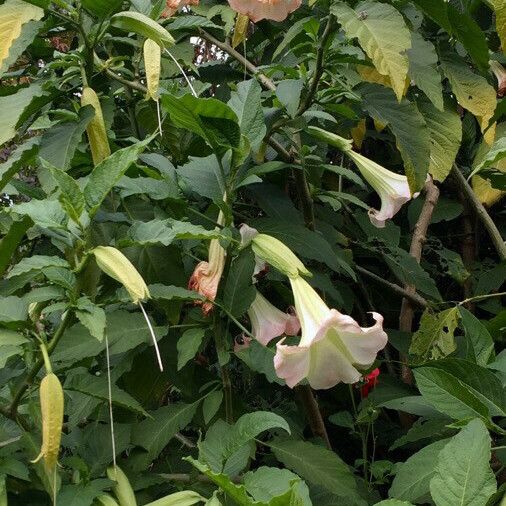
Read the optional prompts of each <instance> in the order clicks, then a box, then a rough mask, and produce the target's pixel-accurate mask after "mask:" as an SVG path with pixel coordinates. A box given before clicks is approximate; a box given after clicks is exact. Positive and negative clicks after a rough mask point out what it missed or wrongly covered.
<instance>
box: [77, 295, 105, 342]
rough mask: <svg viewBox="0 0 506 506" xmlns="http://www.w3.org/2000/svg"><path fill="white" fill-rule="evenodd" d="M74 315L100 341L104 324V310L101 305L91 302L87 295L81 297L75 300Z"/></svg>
mask: <svg viewBox="0 0 506 506" xmlns="http://www.w3.org/2000/svg"><path fill="white" fill-rule="evenodd" d="M76 316H77V318H78V319H79V321H80V322H81V323H82V324H83V325H84V326H85V327H86V328H87V329H88V330H89V332H90V334H91V335H92V336H93V337H95V338H96V339H98V340H99V341H102V339H103V338H104V332H105V326H106V316H105V311H104V310H103V309H102V308H101V307H99V306H97V305H96V304H93V302H91V300H90V299H88V298H87V297H81V298H80V299H79V300H78V301H77V311H76Z"/></svg>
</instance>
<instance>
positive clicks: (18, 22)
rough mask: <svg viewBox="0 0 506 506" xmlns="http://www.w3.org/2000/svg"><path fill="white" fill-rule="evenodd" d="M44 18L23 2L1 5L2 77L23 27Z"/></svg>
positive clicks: (40, 12) (10, 0)
mask: <svg viewBox="0 0 506 506" xmlns="http://www.w3.org/2000/svg"><path fill="white" fill-rule="evenodd" d="M42 16H44V11H43V10H42V9H41V8H40V7H36V6H35V5H30V4H29V3H26V2H23V1H21V0H7V1H6V2H5V3H4V4H3V5H0V33H1V34H2V37H1V39H0V75H1V74H2V72H3V71H5V66H4V61H5V60H6V59H7V58H8V57H9V51H10V50H11V47H12V45H13V44H14V42H15V41H16V39H17V38H18V37H19V36H20V35H21V31H22V28H23V25H24V24H25V23H27V22H28V21H31V20H35V21H37V20H39V19H40V18H42ZM29 43H30V42H28V44H29ZM28 44H27V45H28ZM0 144H2V142H0Z"/></svg>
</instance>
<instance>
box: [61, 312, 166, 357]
mask: <svg viewBox="0 0 506 506" xmlns="http://www.w3.org/2000/svg"><path fill="white" fill-rule="evenodd" d="M106 321H107V325H106V329H107V338H108V340H109V351H110V354H111V356H114V355H117V354H119V353H124V352H126V351H129V350H131V349H133V348H135V347H137V346H139V345H140V344H149V345H151V344H152V338H151V334H150V332H149V329H148V327H147V325H146V321H145V320H144V317H143V316H142V314H141V313H139V312H138V313H129V312H127V311H114V312H111V313H107V314H106ZM165 332H166V330H165V328H163V327H162V328H161V327H155V334H157V336H160V335H164V334H165ZM104 350H105V342H104V341H102V342H99V341H97V339H96V338H95V337H93V336H92V335H91V334H90V332H89V330H88V329H87V328H86V327H84V326H83V325H82V324H80V323H78V324H76V325H73V326H72V327H71V328H70V329H68V330H67V331H66V332H65V334H64V335H63V337H62V339H61V341H60V344H59V345H58V348H57V349H56V350H55V351H54V353H53V354H52V356H51V360H52V361H53V362H54V363H55V364H61V365H64V366H70V365H72V364H74V363H76V362H79V361H81V360H83V359H84V358H88V357H94V356H96V355H98V354H99V353H101V352H102V351H104Z"/></svg>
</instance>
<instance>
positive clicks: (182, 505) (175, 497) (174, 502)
mask: <svg viewBox="0 0 506 506" xmlns="http://www.w3.org/2000/svg"><path fill="white" fill-rule="evenodd" d="M204 501H205V498H204V497H202V496H201V495H200V494H197V492H194V491H193V490H184V491H183V492H176V493H174V494H170V495H166V496H165V497H162V498H161V499H158V500H157V501H153V502H150V503H148V504H146V506H192V505H193V504H197V503H199V502H204Z"/></svg>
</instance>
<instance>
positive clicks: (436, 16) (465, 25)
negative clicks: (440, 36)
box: [413, 0, 488, 70]
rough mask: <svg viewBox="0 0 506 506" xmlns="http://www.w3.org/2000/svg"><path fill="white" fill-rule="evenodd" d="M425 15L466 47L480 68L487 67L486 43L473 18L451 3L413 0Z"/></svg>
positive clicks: (434, 0) (436, 0)
mask: <svg viewBox="0 0 506 506" xmlns="http://www.w3.org/2000/svg"><path fill="white" fill-rule="evenodd" d="M413 1H414V3H415V5H417V6H418V7H419V8H420V9H421V10H422V11H423V12H424V13H425V14H426V15H427V16H429V17H430V18H432V19H433V20H434V21H435V22H436V23H437V24H439V26H441V27H442V28H444V29H445V30H446V31H447V32H448V33H449V34H450V35H453V36H454V37H455V38H457V39H458V40H459V41H460V42H462V45H463V46H464V47H465V48H466V50H467V52H468V53H469V55H470V56H471V58H472V59H473V60H474V62H475V63H476V64H477V65H478V67H480V68H481V69H482V70H485V69H487V68H488V45H487V39H486V38H485V34H484V32H483V30H482V29H481V28H480V26H479V25H478V23H476V21H474V19H473V18H472V17H471V16H469V15H468V14H466V13H465V12H461V11H460V10H458V9H457V8H456V7H455V6H454V5H453V4H452V3H449V2H445V3H441V2H440V1H439V0H413Z"/></svg>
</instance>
